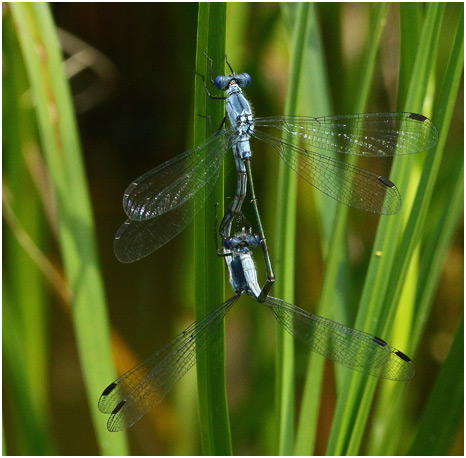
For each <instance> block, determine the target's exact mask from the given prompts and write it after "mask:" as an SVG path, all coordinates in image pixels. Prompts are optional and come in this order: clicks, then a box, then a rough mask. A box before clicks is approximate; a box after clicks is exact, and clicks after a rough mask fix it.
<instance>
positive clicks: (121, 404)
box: [111, 400, 126, 415]
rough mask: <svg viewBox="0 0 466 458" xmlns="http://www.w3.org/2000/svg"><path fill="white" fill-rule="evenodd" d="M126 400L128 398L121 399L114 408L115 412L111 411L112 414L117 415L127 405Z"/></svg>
mask: <svg viewBox="0 0 466 458" xmlns="http://www.w3.org/2000/svg"><path fill="white" fill-rule="evenodd" d="M125 402H126V400H124V401H120V402H119V403H118V405H117V406H116V407H115V408H114V409H113V412H112V413H111V415H116V414H117V413H118V412H119V411H120V410H121V408H122V407H123V406H124V405H125Z"/></svg>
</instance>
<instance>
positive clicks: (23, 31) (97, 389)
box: [10, 3, 127, 455]
mask: <svg viewBox="0 0 466 458" xmlns="http://www.w3.org/2000/svg"><path fill="white" fill-rule="evenodd" d="M10 7H11V10H12V15H13V19H14V22H15V25H16V30H17V33H18V37H19V42H20V46H21V50H22V53H23V57H24V60H25V64H26V69H27V74H28V78H29V83H30V86H31V90H32V93H33V97H34V101H35V103H36V106H35V108H36V115H37V122H38V126H39V133H40V138H41V145H42V149H43V150H44V153H45V157H46V161H47V166H48V169H49V173H50V177H51V180H52V184H53V189H54V192H55V198H56V202H57V213H58V233H59V241H60V248H61V253H62V257H63V262H64V266H65V271H66V274H67V279H68V282H69V284H70V287H71V289H72V292H73V298H74V300H73V324H74V329H75V332H76V339H77V343H78V351H79V356H80V361H81V366H82V369H83V374H84V379H85V384H86V388H87V396H88V400H89V408H90V411H91V414H92V419H93V422H94V428H95V432H96V436H97V438H98V442H99V446H100V449H101V451H102V453H104V454H111V455H120V454H125V453H126V452H127V447H126V441H125V438H126V436H125V435H124V434H120V435H117V436H114V437H112V440H111V441H109V440H108V438H109V436H108V432H107V430H106V425H105V420H104V419H102V415H101V414H100V412H99V410H98V408H97V399H98V397H99V395H100V394H101V391H102V387H104V386H105V384H106V383H107V382H108V380H112V379H114V378H115V371H114V368H113V366H112V362H111V361H112V358H111V352H110V333H109V327H108V317H107V312H106V305H105V295H104V289H103V281H102V277H101V275H100V267H99V262H98V258H97V252H96V242H95V234H94V222H93V217H92V212H91V205H90V200H89V192H88V189H87V182H86V178H85V173H84V166H83V162H82V156H81V148H80V144H79V139H78V134H77V126H76V120H75V117H74V113H73V109H72V104H71V97H70V92H69V88H68V83H67V81H66V77H65V75H64V72H63V66H62V56H61V50H60V45H59V42H58V39H57V36H56V30H55V27H54V24H53V21H52V17H51V14H50V10H49V7H48V5H46V4H44V3H14V4H13V3H12V4H11V5H10ZM96 350H97V351H96ZM70 389H71V387H70Z"/></svg>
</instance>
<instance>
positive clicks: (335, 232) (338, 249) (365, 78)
mask: <svg viewBox="0 0 466 458" xmlns="http://www.w3.org/2000/svg"><path fill="white" fill-rule="evenodd" d="M387 9H388V5H387V4H386V3H379V4H377V5H376V6H375V11H374V14H373V16H372V20H371V32H370V34H369V37H368V47H367V50H366V52H365V56H366V57H365V58H364V62H365V65H364V67H363V69H362V72H361V75H360V81H361V85H360V92H359V94H358V96H357V98H356V99H357V104H356V107H355V109H354V112H355V113H358V112H364V111H365V107H366V105H367V100H368V98H369V92H370V86H371V82H372V79H373V75H374V72H375V68H376V57H377V50H378V47H379V43H380V38H381V35H382V30H383V27H384V24H385V17H386V14H387ZM351 162H353V163H354V162H355V161H354V160H352V161H351ZM347 215H348V207H346V206H344V205H339V206H337V211H336V217H335V220H334V223H333V228H332V230H331V236H330V241H329V242H327V245H328V246H329V253H328V258H327V265H326V273H325V278H324V284H323V288H322V293H321V298H320V304H319V307H318V310H317V313H318V314H319V315H323V316H332V315H333V314H334V313H335V312H334V309H335V304H336V303H337V302H338V294H337V293H338V279H339V276H342V277H344V276H345V275H347V274H345V272H346V271H347V270H348V269H349V268H350V267H349V265H348V264H347V260H346V256H345V253H346V250H345V242H346V225H347ZM341 319H342V317H341V316H340V317H339V320H341ZM343 321H345V320H343ZM324 364H325V360H324V359H323V358H322V357H321V356H318V355H315V354H311V355H310V357H309V366H308V372H307V376H306V384H305V392H304V396H303V402H302V406H301V416H300V420H299V428H298V433H299V434H298V437H297V441H296V449H295V453H296V454H297V455H308V454H313V451H314V443H315V435H316V433H317V425H318V413H319V407H320V403H319V396H320V389H319V387H320V386H321V384H322V376H323V369H324Z"/></svg>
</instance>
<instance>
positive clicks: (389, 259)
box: [327, 4, 443, 455]
mask: <svg viewBox="0 0 466 458" xmlns="http://www.w3.org/2000/svg"><path fill="white" fill-rule="evenodd" d="M442 16H443V7H442V6H441V5H439V4H429V5H428V7H427V14H426V19H425V21H424V25H423V31H422V34H421V39H420V40H419V48H418V51H417V55H416V61H415V64H414V68H413V72H412V75H411V83H410V88H409V91H408V98H407V102H406V107H405V109H406V110H407V111H415V112H416V111H417V112H420V111H422V105H423V100H424V97H425V94H426V92H427V83H428V76H429V74H430V71H431V69H432V64H433V62H434V57H435V55H436V49H437V40H438V33H439V29H440V22H441V19H442ZM414 160H415V159H414V158H405V157H403V158H396V159H395V161H394V164H393V168H392V173H391V175H390V179H391V180H393V182H395V183H396V184H397V187H398V188H399V190H400V192H401V194H402V195H407V191H408V184H409V174H410V170H411V169H412V165H413V161H414ZM408 211H409V206H408V205H406V203H405V205H404V207H403V208H402V210H401V212H400V214H398V215H396V216H390V217H382V218H381V221H380V223H379V228H378V231H377V236H376V240H375V242H374V246H373V251H372V253H373V255H372V258H371V262H370V265H369V270H368V273H367V276H366V282H365V286H364V289H363V294H362V298H361V302H360V307H359V312H358V318H357V320H356V324H355V328H357V329H363V330H365V331H368V332H371V333H374V334H376V335H377V334H379V335H380V334H381V331H382V330H385V331H386V332H387V330H388V329H389V326H390V325H392V324H393V318H394V316H395V311H394V310H388V309H387V308H386V304H385V302H384V300H383V299H384V296H385V293H386V290H387V286H388V280H389V275H388V273H389V272H390V271H391V268H392V266H393V260H394V258H395V255H396V248H397V245H398V244H397V241H398V239H399V237H400V233H401V228H402V222H403V219H404V218H406V215H407V213H408ZM377 252H381V253H382V256H377V254H376V253H377ZM405 307H407V306H406V305H405ZM406 313H407V311H406ZM387 323H388V324H387ZM382 336H383V333H382ZM395 345H397V343H395ZM364 380H365V379H364V378H363V377H362V376H361V375H360V374H352V375H351V378H350V380H349V381H350V383H348V384H347V385H345V387H344V390H343V392H342V393H341V395H340V397H339V400H338V404H337V409H336V413H335V420H334V423H333V426H332V432H331V435H330V440H329V444H328V448H327V453H328V454H330V455H334V454H338V455H339V454H357V453H358V450H359V446H360V441H361V438H362V434H363V432H364V430H365V425H366V422H367V417H368V414H369V410H370V409H369V408H370V405H371V402H370V399H371V398H372V396H373V394H374V391H375V386H376V383H377V380H375V379H372V378H371V379H367V383H364ZM398 389H402V387H401V386H400V387H399V388H398Z"/></svg>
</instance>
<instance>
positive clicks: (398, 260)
mask: <svg viewBox="0 0 466 458" xmlns="http://www.w3.org/2000/svg"><path fill="white" fill-rule="evenodd" d="M458 24H459V25H458V33H457V36H456V40H455V46H454V47H453V52H452V55H451V58H450V62H449V65H448V67H447V70H446V77H445V81H444V86H443V88H442V92H441V94H440V97H439V103H438V110H437V113H436V115H435V116H434V121H435V123H436V125H437V127H438V128H439V132H440V137H439V143H438V146H437V149H436V151H435V152H432V153H431V154H429V155H428V156H427V158H426V160H425V163H424V166H423V171H422V176H421V181H420V183H419V186H418V190H417V195H416V198H415V201H414V204H413V208H412V211H411V213H410V215H409V220H408V222H407V224H406V227H405V230H404V233H403V235H402V239H401V242H400V248H399V249H398V251H397V254H396V257H395V261H394V267H393V271H392V273H391V276H390V282H389V284H388V289H387V297H386V302H387V305H386V307H387V308H389V309H391V310H394V309H395V308H396V304H397V303H401V298H402V293H403V287H404V284H405V283H407V282H403V281H402V279H403V278H405V277H406V276H407V275H409V273H408V272H409V270H411V269H412V265H413V263H416V264H417V263H418V259H417V258H418V256H416V255H415V254H414V253H415V250H416V249H418V248H419V245H418V244H419V240H420V239H421V237H422V233H423V230H424V226H425V223H426V219H427V217H429V219H430V218H431V214H430V212H429V206H430V201H431V198H432V195H433V193H434V187H435V183H436V181H437V176H438V174H439V171H440V166H441V163H442V159H443V150H444V148H445V144H446V140H447V136H448V132H449V129H450V123H451V120H452V116H453V108H454V104H455V101H456V99H457V93H458V87H459V83H460V78H461V74H462V69H463V23H462V15H461V17H460V20H459V23H458ZM453 182H454V183H455V182H456V180H453ZM454 196H455V193H453V195H449V196H448V197H447V195H445V201H449V200H450V198H451V197H454ZM451 202H452V203H453V207H456V205H455V202H456V199H454V198H453V199H451ZM445 206H446V207H449V204H448V203H447V202H445ZM454 222H457V217H456V218H455V217H454ZM450 232H451V231H450ZM423 251H424V250H423ZM410 265H411V268H410ZM421 273H422V274H424V275H425V272H421ZM424 282H425V279H424V278H423V276H422V275H421V276H420V279H419V282H417V283H418V284H414V285H413V290H414V291H413V293H414V294H413V297H415V295H416V290H419V291H422V290H423V289H424V288H423V285H425V283H424ZM425 287H427V285H425ZM403 303H405V301H403ZM431 304H432V302H431V301H430V302H429V305H431ZM423 306H427V304H425V305H424V304H422V305H421V307H423ZM419 311H420V307H417V313H416V316H417V318H416V320H414V322H413V328H415V329H419V326H422V327H424V326H425V319H422V318H421V317H420V316H419V313H418V312H419ZM422 312H423V316H424V317H425V316H427V313H426V312H427V310H425V309H423V310H422ZM409 331H410V332H409V334H410V341H409V345H410V347H409V348H410V350H409V354H411V355H413V354H414V350H415V348H416V345H417V343H418V339H417V338H416V334H417V335H418V334H419V333H418V332H415V333H412V332H411V330H410V329H409ZM387 388H388V387H387ZM398 393H401V391H399V392H398ZM398 393H397V394H398ZM397 399H398V403H400V404H401V402H402V399H403V398H402V396H401V395H399V396H398V398H397ZM398 403H397V402H395V400H394V396H393V393H391V390H389V389H386V390H385V392H384V395H383V396H381V399H380V406H379V407H378V414H377V415H376V417H375V426H374V427H375V428H377V429H378V430H379V431H384V432H385V434H379V435H378V440H379V448H377V447H375V444H372V453H375V454H377V453H380V452H381V451H382V450H384V451H387V452H389V451H390V450H387V444H389V443H390V442H391V441H392V439H393V433H394V432H393V428H390V426H389V425H390V424H391V423H393V424H397V423H398V424H399V422H397V419H396V414H397V412H396V410H397V409H394V406H397V407H399V405H398ZM389 431H390V432H389ZM393 453H394V451H393Z"/></svg>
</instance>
